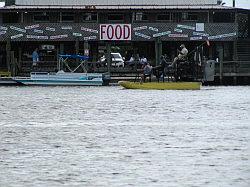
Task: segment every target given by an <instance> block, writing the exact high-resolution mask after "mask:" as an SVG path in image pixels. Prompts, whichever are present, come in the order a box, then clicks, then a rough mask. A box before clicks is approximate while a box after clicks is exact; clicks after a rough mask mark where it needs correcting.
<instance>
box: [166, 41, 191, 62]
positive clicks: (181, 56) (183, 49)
mask: <svg viewBox="0 0 250 187" xmlns="http://www.w3.org/2000/svg"><path fill="white" fill-rule="evenodd" d="M180 48H181V51H180V50H178V53H179V54H178V56H177V57H175V58H174V61H173V63H172V64H171V65H170V67H175V65H176V63H177V61H179V60H186V58H187V55H188V50H187V48H186V46H185V45H184V44H181V46H180Z"/></svg>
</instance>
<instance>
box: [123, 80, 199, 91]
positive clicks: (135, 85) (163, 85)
mask: <svg viewBox="0 0 250 187" xmlns="http://www.w3.org/2000/svg"><path fill="white" fill-rule="evenodd" d="M118 84H119V85H120V86H122V87H124V88H127V89H142V90H200V88H201V83H200V82H147V83H139V82H129V81H119V82H118Z"/></svg>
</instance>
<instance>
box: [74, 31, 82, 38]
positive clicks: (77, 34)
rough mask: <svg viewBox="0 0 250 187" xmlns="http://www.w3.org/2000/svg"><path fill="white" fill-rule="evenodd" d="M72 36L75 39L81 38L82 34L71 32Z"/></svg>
mask: <svg viewBox="0 0 250 187" xmlns="http://www.w3.org/2000/svg"><path fill="white" fill-rule="evenodd" d="M73 36H76V37H81V36H82V34H81V33H78V32H73Z"/></svg>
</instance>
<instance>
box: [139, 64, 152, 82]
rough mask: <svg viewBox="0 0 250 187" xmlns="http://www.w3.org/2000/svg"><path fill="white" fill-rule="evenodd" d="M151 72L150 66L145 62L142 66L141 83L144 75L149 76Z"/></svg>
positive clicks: (144, 77)
mask: <svg viewBox="0 0 250 187" xmlns="http://www.w3.org/2000/svg"><path fill="white" fill-rule="evenodd" d="M151 74H152V66H151V65H150V64H149V63H148V62H147V63H146V64H145V65H144V67H143V74H142V75H141V83H142V81H143V82H145V80H146V77H150V76H151Z"/></svg>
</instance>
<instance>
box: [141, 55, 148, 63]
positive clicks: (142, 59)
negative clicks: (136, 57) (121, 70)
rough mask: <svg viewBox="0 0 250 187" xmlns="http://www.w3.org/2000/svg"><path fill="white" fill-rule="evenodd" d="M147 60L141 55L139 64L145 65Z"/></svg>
mask: <svg viewBox="0 0 250 187" xmlns="http://www.w3.org/2000/svg"><path fill="white" fill-rule="evenodd" d="M147 62H148V60H147V58H146V57H144V56H142V58H141V59H140V64H141V65H147Z"/></svg>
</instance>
